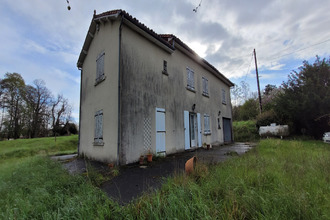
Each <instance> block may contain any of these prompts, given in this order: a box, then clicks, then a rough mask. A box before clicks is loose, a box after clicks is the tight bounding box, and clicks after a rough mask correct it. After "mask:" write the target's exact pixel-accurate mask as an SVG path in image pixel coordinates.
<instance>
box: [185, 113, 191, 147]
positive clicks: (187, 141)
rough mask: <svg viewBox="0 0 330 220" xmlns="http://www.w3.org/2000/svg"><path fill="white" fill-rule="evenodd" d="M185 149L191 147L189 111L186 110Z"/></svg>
mask: <svg viewBox="0 0 330 220" xmlns="http://www.w3.org/2000/svg"><path fill="white" fill-rule="evenodd" d="M184 149H185V150H187V149H190V132H189V112H188V111H184Z"/></svg>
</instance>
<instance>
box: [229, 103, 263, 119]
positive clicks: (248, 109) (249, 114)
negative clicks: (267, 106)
mask: <svg viewBox="0 0 330 220" xmlns="http://www.w3.org/2000/svg"><path fill="white" fill-rule="evenodd" d="M258 112H259V111H258V101H257V99H255V98H250V99H248V100H247V101H246V102H244V104H243V105H241V106H234V107H233V120H234V121H247V120H252V119H255V118H256V116H257V115H258Z"/></svg>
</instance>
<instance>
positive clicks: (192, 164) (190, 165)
mask: <svg viewBox="0 0 330 220" xmlns="http://www.w3.org/2000/svg"><path fill="white" fill-rule="evenodd" d="M196 161H197V157H195V156H193V157H192V158H190V159H189V160H187V162H186V164H185V166H184V168H185V171H186V173H187V174H191V173H192V172H193V171H194V169H195V166H196Z"/></svg>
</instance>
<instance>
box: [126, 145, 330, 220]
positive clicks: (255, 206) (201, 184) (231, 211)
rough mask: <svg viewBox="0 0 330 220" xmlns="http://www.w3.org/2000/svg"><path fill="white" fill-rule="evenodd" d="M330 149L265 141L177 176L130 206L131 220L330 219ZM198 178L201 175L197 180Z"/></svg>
mask: <svg viewBox="0 0 330 220" xmlns="http://www.w3.org/2000/svg"><path fill="white" fill-rule="evenodd" d="M329 158H330V149H329V145H326V144H323V143H321V142H316V141H308V142H302V141H281V140H262V141H261V142H260V144H259V146H258V147H257V148H256V149H254V150H253V151H251V152H249V153H248V154H247V155H245V156H243V157H240V158H236V159H232V160H228V161H227V162H225V163H223V164H220V165H218V166H215V167H210V168H209V172H208V173H209V174H207V175H204V174H205V171H202V172H200V178H196V175H195V176H193V177H186V176H177V177H175V178H173V179H170V180H169V181H168V182H167V184H166V185H165V186H164V187H163V189H162V190H161V191H159V192H157V193H156V194H155V195H154V196H152V197H150V196H147V195H146V196H144V198H143V199H140V200H138V201H137V202H136V203H134V204H131V205H130V207H129V208H128V212H127V213H128V214H127V217H128V218H132V219H136V218H138V219H162V218H164V216H166V218H168V219H330V160H329ZM197 175H198V174H197Z"/></svg>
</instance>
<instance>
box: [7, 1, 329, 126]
mask: <svg viewBox="0 0 330 220" xmlns="http://www.w3.org/2000/svg"><path fill="white" fill-rule="evenodd" d="M69 1H70V6H71V10H70V11H69V10H67V2H66V0H47V1H45V0H29V1H27V0H1V5H0V30H1V34H0V78H3V76H4V74H5V73H7V72H10V73H13V72H17V73H20V74H21V75H22V76H23V78H24V79H25V80H26V83H27V84H31V83H32V81H33V80H35V79H42V80H44V81H45V82H46V86H47V87H48V88H49V89H50V90H51V91H52V93H53V94H58V93H61V94H63V95H64V96H65V97H67V98H68V99H69V101H70V102H71V104H72V105H73V107H74V111H73V117H74V118H75V119H76V122H78V117H79V115H78V112H79V90H80V71H79V70H78V69H77V67H76V63H77V59H78V56H79V53H80V50H81V48H82V45H83V42H84V40H85V36H86V33H87V30H88V27H89V24H90V21H91V18H92V15H93V11H94V9H95V10H96V11H97V13H101V12H105V11H109V10H113V9H124V10H126V11H127V12H128V13H129V14H131V15H132V16H133V17H136V18H137V19H139V20H140V21H141V22H142V23H144V24H145V25H146V26H148V27H149V28H151V29H153V30H154V31H155V32H156V33H159V34H161V33H171V34H174V35H176V36H177V37H178V38H180V39H181V40H182V41H183V42H185V43H186V44H187V45H189V46H190V47H191V48H192V49H193V50H195V51H196V52H197V53H198V54H199V55H200V56H201V57H203V58H205V59H206V60H207V61H209V62H210V63H211V64H213V65H214V66H215V67H217V68H218V70H219V71H220V72H222V73H223V74H224V75H225V76H227V77H228V78H229V79H230V80H232V81H233V82H234V83H238V84H239V83H240V82H241V81H246V82H247V83H249V85H250V89H251V91H256V90H257V87H256V78H255V67H254V60H253V58H252V52H253V49H254V48H255V49H256V51H257V59H258V68H259V74H260V84H261V88H263V87H264V86H265V85H266V84H275V85H280V84H281V83H282V81H286V80H287V75H288V74H289V73H290V71H291V70H296V69H297V68H298V67H299V66H300V65H301V64H302V61H303V60H308V61H310V62H313V61H314V60H315V55H319V56H320V57H322V58H323V57H326V58H329V54H330V50H329V49H330V28H329V27H330V16H329V11H330V1H329V0H314V1H311V0H299V1H297V0H296V1H293V0H286V1H284V0H267V1H265V0H249V1H248V0H203V1H202V2H201V1H200V0H177V1H174V0H157V1H153V0H98V1H90V0H69ZM200 2H201V6H200V7H198V9H197V13H196V12H194V11H193V9H195V8H196V7H197V6H198V5H199V4H200Z"/></svg>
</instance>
